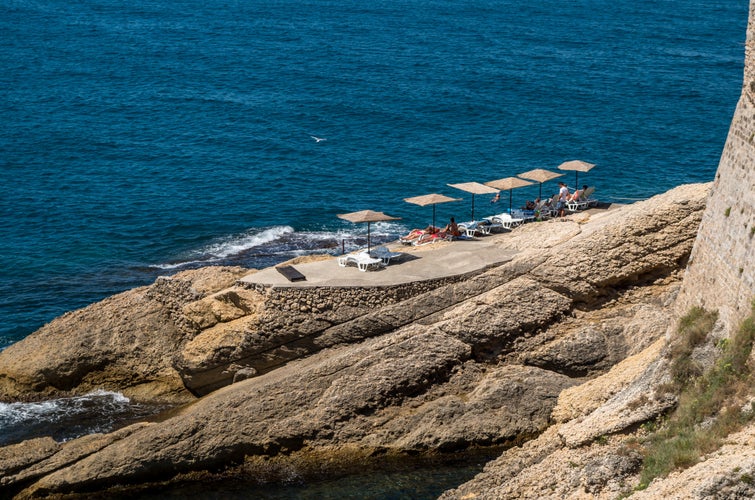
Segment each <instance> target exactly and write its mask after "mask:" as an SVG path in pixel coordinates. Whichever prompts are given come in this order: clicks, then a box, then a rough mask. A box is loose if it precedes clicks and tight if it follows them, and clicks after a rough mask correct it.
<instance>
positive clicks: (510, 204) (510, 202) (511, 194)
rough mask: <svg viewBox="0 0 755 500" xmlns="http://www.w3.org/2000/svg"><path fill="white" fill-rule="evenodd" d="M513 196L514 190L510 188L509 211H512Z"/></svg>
mask: <svg viewBox="0 0 755 500" xmlns="http://www.w3.org/2000/svg"><path fill="white" fill-rule="evenodd" d="M513 198H514V190H513V189H509V213H511V207H512V205H513V201H512V200H513Z"/></svg>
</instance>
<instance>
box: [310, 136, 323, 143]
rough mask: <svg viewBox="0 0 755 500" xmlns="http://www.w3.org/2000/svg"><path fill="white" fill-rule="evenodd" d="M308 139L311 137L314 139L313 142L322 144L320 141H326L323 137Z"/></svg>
mask: <svg viewBox="0 0 755 500" xmlns="http://www.w3.org/2000/svg"><path fill="white" fill-rule="evenodd" d="M310 137H311V138H312V139H314V140H315V142H322V141H327V139H325V138H324V137H315V136H314V135H310Z"/></svg>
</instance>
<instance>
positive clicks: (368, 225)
mask: <svg viewBox="0 0 755 500" xmlns="http://www.w3.org/2000/svg"><path fill="white" fill-rule="evenodd" d="M369 254H370V222H369V221H367V255H369Z"/></svg>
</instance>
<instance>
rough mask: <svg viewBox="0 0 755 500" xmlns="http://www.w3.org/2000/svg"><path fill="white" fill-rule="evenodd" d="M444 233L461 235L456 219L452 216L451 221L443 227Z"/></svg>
mask: <svg viewBox="0 0 755 500" xmlns="http://www.w3.org/2000/svg"><path fill="white" fill-rule="evenodd" d="M442 232H444V233H446V234H450V235H451V236H456V237H458V236H461V231H459V226H458V225H457V224H456V221H455V220H454V218H453V217H451V221H450V222H449V223H448V225H446V227H445V228H444V229H443V231H442Z"/></svg>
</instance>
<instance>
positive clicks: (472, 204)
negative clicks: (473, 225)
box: [472, 193, 474, 221]
mask: <svg viewBox="0 0 755 500" xmlns="http://www.w3.org/2000/svg"><path fill="white" fill-rule="evenodd" d="M472 220H473V221H474V193H472Z"/></svg>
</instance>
